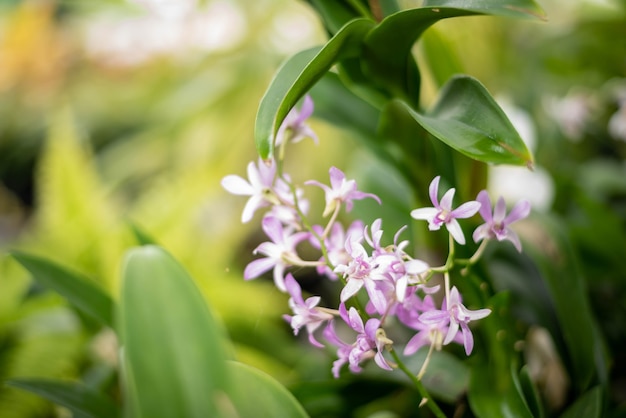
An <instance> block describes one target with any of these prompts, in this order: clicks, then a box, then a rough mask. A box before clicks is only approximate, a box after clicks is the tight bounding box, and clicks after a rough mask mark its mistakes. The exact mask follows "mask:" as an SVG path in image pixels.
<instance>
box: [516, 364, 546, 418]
mask: <svg viewBox="0 0 626 418" xmlns="http://www.w3.org/2000/svg"><path fill="white" fill-rule="evenodd" d="M519 384H520V386H521V390H522V393H523V394H524V397H525V398H526V402H527V403H528V407H529V408H530V410H531V411H532V413H533V416H534V417H535V418H543V417H545V416H546V413H545V411H544V409H543V403H542V402H541V398H540V397H539V391H538V390H537V386H535V383H534V382H533V381H532V379H531V377H530V374H529V373H528V366H524V367H522V369H521V370H520V372H519Z"/></svg>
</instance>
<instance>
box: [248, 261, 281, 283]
mask: <svg viewBox="0 0 626 418" xmlns="http://www.w3.org/2000/svg"><path fill="white" fill-rule="evenodd" d="M275 265H276V261H275V260H273V259H271V258H259V259H257V260H253V261H252V262H250V264H248V265H247V266H246V268H245V270H244V271H243V278H244V280H251V279H255V278H257V277H259V276H260V275H262V274H263V273H265V272H266V271H269V270H270V269H271V268H272V267H274V266H275Z"/></svg>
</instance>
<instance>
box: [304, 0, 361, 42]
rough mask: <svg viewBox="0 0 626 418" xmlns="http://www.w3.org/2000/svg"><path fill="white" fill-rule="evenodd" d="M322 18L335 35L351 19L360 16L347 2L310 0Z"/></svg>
mask: <svg viewBox="0 0 626 418" xmlns="http://www.w3.org/2000/svg"><path fill="white" fill-rule="evenodd" d="M309 3H311V5H312V6H313V7H314V8H315V10H316V11H317V13H318V14H319V15H320V17H321V18H322V21H323V22H324V26H325V27H326V30H327V31H328V32H329V33H330V34H332V35H334V34H335V33H337V32H338V31H339V29H341V28H342V27H343V26H344V25H345V24H346V23H348V22H349V21H350V20H352V19H354V18H357V17H359V16H358V14H357V12H356V11H355V10H354V9H353V8H351V7H350V6H349V5H348V4H347V3H346V2H343V1H338V0H309Z"/></svg>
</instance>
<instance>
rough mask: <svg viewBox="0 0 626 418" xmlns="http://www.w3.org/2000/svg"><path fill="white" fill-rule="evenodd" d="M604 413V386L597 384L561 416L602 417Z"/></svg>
mask: <svg viewBox="0 0 626 418" xmlns="http://www.w3.org/2000/svg"><path fill="white" fill-rule="evenodd" d="M601 416H603V415H602V387H601V386H596V387H594V388H593V389H591V390H589V391H588V392H587V393H585V394H584V395H583V396H581V397H580V398H578V400H577V401H576V402H575V403H574V405H572V406H570V407H569V408H567V410H566V411H565V412H564V413H563V415H561V418H578V417H585V418H600V417H601Z"/></svg>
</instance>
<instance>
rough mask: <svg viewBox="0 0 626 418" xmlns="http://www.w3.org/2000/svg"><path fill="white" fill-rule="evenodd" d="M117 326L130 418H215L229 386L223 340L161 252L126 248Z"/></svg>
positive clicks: (196, 294) (190, 284)
mask: <svg viewBox="0 0 626 418" xmlns="http://www.w3.org/2000/svg"><path fill="white" fill-rule="evenodd" d="M122 280H123V281H122V294H121V302H120V311H119V318H118V322H119V323H118V325H119V329H120V335H121V341H122V344H123V356H124V365H125V368H126V370H125V374H126V375H127V376H128V379H127V387H126V393H127V397H128V398H129V399H128V401H129V402H130V404H131V405H132V408H133V413H134V414H136V416H137V417H146V418H148V417H149V418H160V417H175V416H180V417H190V418H191V417H207V416H216V415H217V414H218V413H219V410H220V405H222V400H223V399H224V397H225V394H226V393H227V392H228V389H229V388H230V379H229V374H228V371H227V367H226V359H227V353H226V350H225V348H224V343H223V340H224V334H223V332H222V329H221V327H220V326H219V323H218V322H217V321H216V320H215V319H214V317H213V314H212V313H211V311H210V310H209V307H208V306H207V304H206V302H205V300H204V298H203V296H202V294H201V293H200V291H199V289H198V288H197V286H196V285H195V283H194V281H193V279H192V278H191V277H190V276H189V275H188V274H187V272H185V270H184V269H183V268H182V267H181V266H180V265H179V264H178V263H177V262H176V260H174V258H172V256H170V255H169V254H168V253H166V252H165V251H164V250H163V249H161V248H159V247H156V246H144V247H140V248H136V249H133V250H131V251H130V252H129V253H128V255H127V257H126V261H125V265H124V270H123V276H122Z"/></svg>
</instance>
